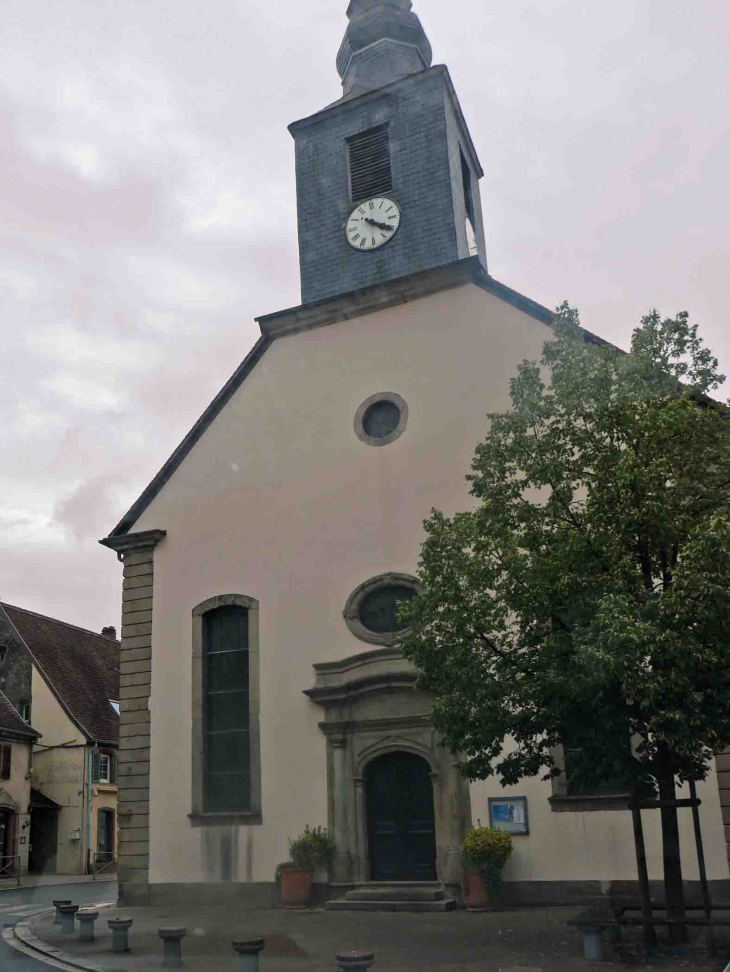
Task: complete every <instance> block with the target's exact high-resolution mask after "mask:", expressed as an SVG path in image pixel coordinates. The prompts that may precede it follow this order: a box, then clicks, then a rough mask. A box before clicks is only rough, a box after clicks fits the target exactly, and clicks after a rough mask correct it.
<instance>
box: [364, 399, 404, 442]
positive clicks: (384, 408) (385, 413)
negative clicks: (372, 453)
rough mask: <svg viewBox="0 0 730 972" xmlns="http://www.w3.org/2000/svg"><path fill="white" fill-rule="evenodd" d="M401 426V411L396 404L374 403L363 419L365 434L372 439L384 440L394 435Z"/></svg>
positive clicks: (382, 401)
mask: <svg viewBox="0 0 730 972" xmlns="http://www.w3.org/2000/svg"><path fill="white" fill-rule="evenodd" d="M399 424H400V409H399V408H398V406H397V405H396V403H395V402H390V401H386V400H381V401H379V402H374V403H373V404H372V405H371V406H370V408H369V409H368V410H367V411H366V412H365V414H364V415H363V418H362V427H363V429H364V430H365V434H366V435H369V436H370V438H371V439H384V438H385V437H386V435H392V434H393V433H394V432H395V430H396V429H397V428H398V425H399Z"/></svg>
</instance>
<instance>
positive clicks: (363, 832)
mask: <svg viewBox="0 0 730 972" xmlns="http://www.w3.org/2000/svg"><path fill="white" fill-rule="evenodd" d="M314 669H315V679H316V681H315V685H314V687H313V688H311V689H307V690H306V691H305V695H307V696H308V697H309V698H310V699H311V700H312V701H313V702H315V703H316V704H317V705H321V706H322V707H323V709H324V712H325V718H324V721H323V722H320V728H321V729H322V732H323V733H324V734H325V736H326V738H327V781H328V783H327V786H328V828H329V830H330V833H331V834H332V835H333V836H334V841H335V845H336V852H335V858H334V861H333V869H332V870H333V874H332V878H333V881H334V882H336V883H339V884H347V883H351V884H359V883H363V882H366V881H369V880H371V873H370V858H369V849H368V834H367V827H368V822H367V806H366V793H365V778H366V775H367V767H368V765H370V764H371V763H372V762H373V761H374V760H376V759H378V758H379V757H381V756H384V755H386V754H387V753H393V752H403V753H410V754H412V755H414V756H419V757H421V758H422V759H424V760H425V761H426V763H427V764H428V767H429V771H430V772H429V776H430V779H431V785H432V791H433V809H434V829H435V858H436V877H437V878H438V880H441V881H443V882H444V883H445V884H447V885H451V886H452V887H453V888H454V889H455V890H456V889H457V888H458V885H459V882H460V879H461V854H460V849H461V843H462V841H463V839H464V836H465V835H466V831H467V829H468V827H469V825H470V823H471V808H470V804H469V788H468V785H467V783H466V781H465V780H464V779H463V777H462V776H461V774H460V773H459V771H458V769H457V768H456V766H455V765H454V758H453V756H452V755H451V754H450V753H449V752H448V750H446V749H444V748H443V747H441V746H439V740H438V737H437V735H436V733H435V731H434V730H433V728H432V727H431V725H430V711H431V704H432V698H431V696H429V695H428V694H427V693H425V692H422V691H420V690H418V689H416V688H415V683H416V679H417V672H416V669H415V667H414V666H413V665H412V664H411V662H409V661H407V660H406V659H405V658H404V657H403V655H402V653H401V651H400V649H398V648H397V647H385V648H380V649H376V650H373V651H367V652H363V653H362V654H359V655H352V656H350V657H348V658H344V659H342V660H341V661H337V662H323V663H321V664H317V665H315V666H314Z"/></svg>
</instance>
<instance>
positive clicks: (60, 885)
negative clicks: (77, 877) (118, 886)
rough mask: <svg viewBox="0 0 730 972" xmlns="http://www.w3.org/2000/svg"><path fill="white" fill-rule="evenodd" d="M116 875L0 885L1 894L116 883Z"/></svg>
mask: <svg viewBox="0 0 730 972" xmlns="http://www.w3.org/2000/svg"><path fill="white" fill-rule="evenodd" d="M116 879H117V878H116V875H114V877H113V878H111V877H109V878H106V877H104V878H97V879H96V881H94V879H93V878H91V877H90V878H89V880H88V881H60V882H59V883H58V884H20V885H18V884H14V885H13V886H12V887H7V888H2V887H0V894H2V893H3V891H16V892H17V891H36V890H37V889H38V888H70V887H73V886H74V885H77V884H114V882H115V881H116Z"/></svg>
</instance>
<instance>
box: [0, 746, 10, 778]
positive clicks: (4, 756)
mask: <svg viewBox="0 0 730 972" xmlns="http://www.w3.org/2000/svg"><path fill="white" fill-rule="evenodd" d="M12 760H13V747H12V746H0V780H9V779H10V770H11V765H12Z"/></svg>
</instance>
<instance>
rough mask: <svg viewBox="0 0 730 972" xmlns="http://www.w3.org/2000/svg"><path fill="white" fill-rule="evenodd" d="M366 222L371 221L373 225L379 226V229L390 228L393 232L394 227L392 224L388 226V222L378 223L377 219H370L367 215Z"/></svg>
mask: <svg viewBox="0 0 730 972" xmlns="http://www.w3.org/2000/svg"><path fill="white" fill-rule="evenodd" d="M365 222H366V223H370V225H371V226H377V227H378V229H381V230H390V232H391V233H392V232H393V227H392V226H388V224H387V223H378V222H377V220H374V219H368V218H367V216H366V217H365Z"/></svg>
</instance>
